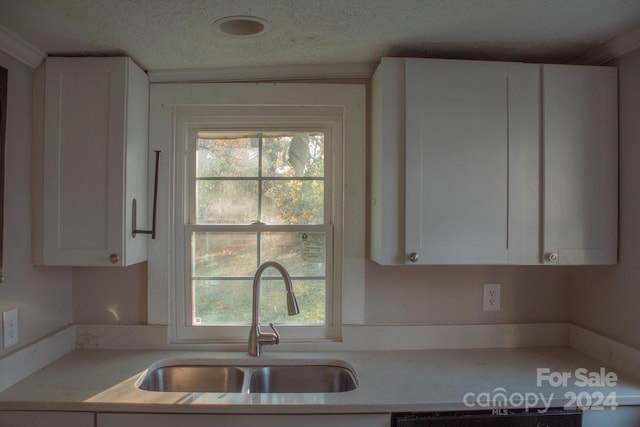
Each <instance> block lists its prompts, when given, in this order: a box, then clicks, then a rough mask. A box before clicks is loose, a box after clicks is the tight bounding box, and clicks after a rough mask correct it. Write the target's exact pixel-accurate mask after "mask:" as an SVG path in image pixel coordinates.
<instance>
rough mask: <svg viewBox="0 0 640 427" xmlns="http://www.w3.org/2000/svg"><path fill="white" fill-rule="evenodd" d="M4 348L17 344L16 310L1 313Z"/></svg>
mask: <svg viewBox="0 0 640 427" xmlns="http://www.w3.org/2000/svg"><path fill="white" fill-rule="evenodd" d="M2 331H3V334H4V348H9V347H13V346H14V345H16V344H18V309H17V308H12V309H10V310H7V311H5V312H3V313H2Z"/></svg>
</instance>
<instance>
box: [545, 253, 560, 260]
mask: <svg viewBox="0 0 640 427" xmlns="http://www.w3.org/2000/svg"><path fill="white" fill-rule="evenodd" d="M558 258H560V257H559V256H558V253H557V252H547V253H546V254H545V256H544V259H545V260H547V261H549V262H556V261H558Z"/></svg>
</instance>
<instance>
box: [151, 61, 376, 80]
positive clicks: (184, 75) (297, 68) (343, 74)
mask: <svg viewBox="0 0 640 427" xmlns="http://www.w3.org/2000/svg"><path fill="white" fill-rule="evenodd" d="M376 65H377V64H376V63H353V64H301V65H274V66H264V67H229V68H204V69H192V70H191V69H183V70H149V72H148V74H149V82H150V83H187V82H189V83H205V82H255V81H285V80H288V81H291V80H315V79H322V80H326V79H368V78H370V77H371V75H372V74H373V71H374V70H375V67H376Z"/></svg>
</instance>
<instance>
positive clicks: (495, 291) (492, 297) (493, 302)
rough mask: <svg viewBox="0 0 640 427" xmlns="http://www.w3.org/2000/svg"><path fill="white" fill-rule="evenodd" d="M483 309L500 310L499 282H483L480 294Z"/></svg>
mask: <svg viewBox="0 0 640 427" xmlns="http://www.w3.org/2000/svg"><path fill="white" fill-rule="evenodd" d="M482 310H483V311H500V284H499V283H485V284H484V291H483V295H482Z"/></svg>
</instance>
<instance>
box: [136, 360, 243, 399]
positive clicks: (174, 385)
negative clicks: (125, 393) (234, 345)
mask: <svg viewBox="0 0 640 427" xmlns="http://www.w3.org/2000/svg"><path fill="white" fill-rule="evenodd" d="M243 384H244V371H243V370H242V369H238V368H236V367H233V366H198V365H178V366H163V367H158V368H157V369H154V370H153V371H150V372H149V373H148V374H147V375H146V376H145V377H144V379H143V380H142V381H141V382H140V384H139V385H138V388H139V389H141V390H147V391H178V392H202V393H205V392H211V393H216V392H217V393H240V392H241V391H242V385H243Z"/></svg>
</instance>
